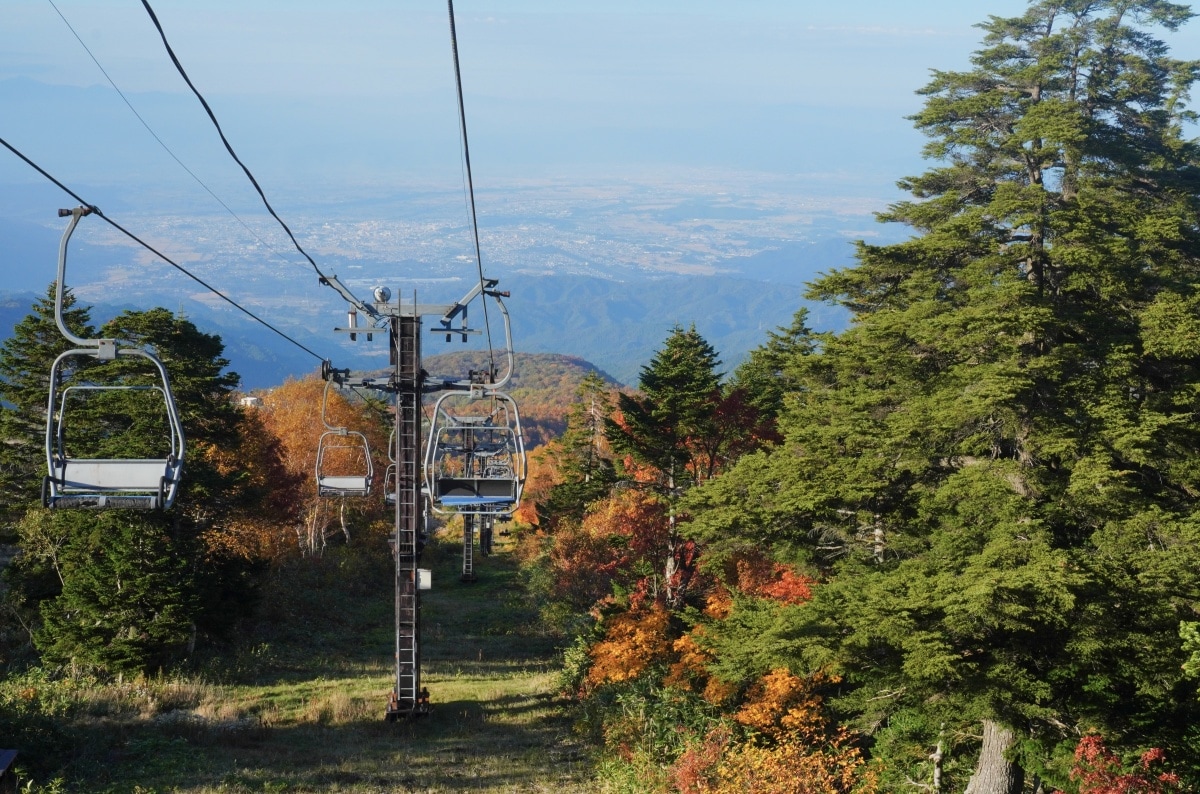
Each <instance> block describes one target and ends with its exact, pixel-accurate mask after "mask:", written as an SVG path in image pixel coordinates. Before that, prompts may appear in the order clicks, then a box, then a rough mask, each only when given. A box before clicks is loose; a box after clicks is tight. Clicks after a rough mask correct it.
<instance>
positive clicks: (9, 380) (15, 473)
mask: <svg viewBox="0 0 1200 794" xmlns="http://www.w3.org/2000/svg"><path fill="white" fill-rule="evenodd" d="M54 292H55V285H54V284H53V283H52V284H51V285H50V287H49V289H48V290H47V292H46V296H45V297H43V298H39V299H38V300H37V302H36V303H35V304H34V305H33V307H32V309H33V310H32V312H31V313H30V314H29V315H28V316H26V317H25V318H24V319H23V320H21V322H19V323H17V325H16V326H15V327H14V328H13V332H12V336H10V337H8V338H7V339H5V340H4V341H3V342H2V343H0V438H2V439H3V441H4V443H3V444H0V488H3V492H4V493H5V495H6V497H5V500H4V509H5V510H7V511H10V512H11V513H14V514H13V515H11V516H10V519H9V520H16V519H17V518H19V516H20V513H21V511H22V510H24V508H25V507H26V506H27V505H28V504H29V503H32V502H34V501H36V500H37V499H38V498H39V494H40V489H41V473H42V472H43V470H44V469H45V468H46V454H45V445H44V438H45V432H46V398H47V395H48V393H49V391H50V368H51V366H52V365H53V364H54V359H56V358H57V357H58V355H59V354H60V353H62V352H63V351H65V350H68V349H70V348H72V347H73V345H72V344H71V343H70V342H68V341H67V339H66V338H65V337H64V336H63V335H62V333H60V332H59V330H58V326H57V324H56V323H55V319H54ZM90 313H91V312H90V309H88V308H86V307H80V306H77V305H76V301H75V295H74V293H72V292H71V290H69V289H67V290H64V295H63V321H64V322H65V323H66V324H67V328H68V329H69V330H70V331H71V332H72V333H74V334H77V335H79V336H83V337H87V336H92V335H94V329H93V328H92V326H91V324H90Z"/></svg>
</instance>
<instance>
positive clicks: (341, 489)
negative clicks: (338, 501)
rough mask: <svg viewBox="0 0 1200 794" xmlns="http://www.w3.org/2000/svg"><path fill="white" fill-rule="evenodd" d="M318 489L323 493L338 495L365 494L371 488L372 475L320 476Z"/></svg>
mask: <svg viewBox="0 0 1200 794" xmlns="http://www.w3.org/2000/svg"><path fill="white" fill-rule="evenodd" d="M317 489H318V491H319V492H320V493H321V494H334V495H337V496H358V495H363V496H365V495H366V494H368V493H369V492H370V490H371V478H370V477H348V476H336V477H318V478H317Z"/></svg>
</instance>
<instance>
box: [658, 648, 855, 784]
mask: <svg viewBox="0 0 1200 794" xmlns="http://www.w3.org/2000/svg"><path fill="white" fill-rule="evenodd" d="M834 682H835V681H834V679H831V678H829V677H827V676H824V675H819V674H818V675H814V676H810V677H801V676H797V675H794V674H792V673H791V672H789V671H788V670H786V669H782V668H781V669H777V670H773V671H771V672H770V673H769V674H767V675H766V676H763V677H762V679H760V680H759V681H758V682H756V683H755V684H754V685H753V686H752V687H751V688H750V689H749V690H748V691H747V692H746V694H745V696H744V699H743V702H742V705H741V707H740V708H739V709H738V710H737V711H736V712H735V713H734V715H733V720H734V721H735V722H736V723H737V725H738V726H740V729H739V730H738V731H737V732H734V731H731V730H728V729H727V728H725V727H724V726H721V728H720V729H715V730H710V731H709V733H708V734H706V735H705V736H704V737H703V739H701V740H699V741H695V742H693V743H692V744H691V745H690V746H689V747H688V748H687V749H686V750H685V751H684V752H683V753H681V754H680V755H679V757H678V758H677V759H676V761H675V763H674V764H673V766H672V772H671V780H672V784H673V785H674V786H675V790H677V791H679V792H681V793H682V794H734V792H738V793H740V792H746V791H752V792H762V794H849V793H850V792H859V794H866V793H867V792H874V791H876V790H877V781H876V777H875V774H874V771H873V770H871V769H869V768H868V767H867V765H866V761H865V759H864V757H863V755H862V752H861V750H860V749H859V748H858V746H857V741H856V740H857V737H856V736H855V735H854V734H853V733H852V732H850V731H849V730H847V729H846V728H844V727H840V726H835V725H833V724H832V723H831V722H830V721H829V720H828V718H827V717H826V716H825V714H824V712H823V709H822V698H821V697H820V695H819V694H818V693H817V690H819V689H820V688H821V687H824V686H827V685H828V684H830V683H834Z"/></svg>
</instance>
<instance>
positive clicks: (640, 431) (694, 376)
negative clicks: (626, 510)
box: [605, 326, 722, 607]
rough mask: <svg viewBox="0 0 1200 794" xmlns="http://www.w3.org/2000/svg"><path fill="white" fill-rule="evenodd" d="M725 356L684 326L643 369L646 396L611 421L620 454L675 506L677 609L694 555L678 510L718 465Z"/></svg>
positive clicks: (670, 591)
mask: <svg viewBox="0 0 1200 794" xmlns="http://www.w3.org/2000/svg"><path fill="white" fill-rule="evenodd" d="M720 363H721V362H720V361H719V360H718V359H717V353H716V351H715V350H713V348H712V346H711V345H710V344H708V342H706V341H705V340H704V338H703V337H702V336H700V334H699V333H697V331H696V328H695V326H692V327H691V328H690V329H688V330H686V331H685V330H683V328H681V327H680V326H676V327H675V328H674V329H673V330H672V331H671V334H670V336H668V337H667V340H666V342H665V343H664V344H663V347H662V349H661V350H659V351H658V352H656V353H655V355H654V358H653V359H651V361H650V363H649V364H647V365H645V366H643V367H642V374H641V378H640V380H639V383H638V385H639V387H640V389H641V394H640V395H631V394H624V393H622V394H619V395H618V396H617V407H618V409H619V414H620V415H619V417H614V418H610V419H608V420H606V422H605V429H606V434H607V436H608V439H609V442H610V443H611V444H612V446H613V449H614V450H615V451H616V452H618V453H622V454H625V455H628V456H629V457H630V458H631V459H632V460H633V461H634V462H635V463H637V464H638V465H639V466H641V467H642V470H643V471H644V472H647V473H648V474H649V475H650V478H651V480H650V482H648V483H645V485H647V486H649V487H651V488H653V489H654V490H656V491H657V492H658V493H659V494H660V495H661V496H662V497H663V498H665V499H666V500H667V501H668V502H669V503H671V505H672V508H671V510H670V526H669V528H668V530H667V533H666V548H665V549H664V552H665V563H664V566H663V582H664V592H665V596H666V601H667V603H668V605H669V606H672V607H678V606H680V605H681V604H682V603H683V597H684V595H685V593H686V591H687V586H688V583H689V581H690V579H691V576H692V573H693V570H694V564H695V550H694V547H693V546H692V545H691V544H690V543H689V542H688V541H686V540H684V539H682V538H681V537H680V536H679V534H678V532H677V530H676V516H675V510H674V507H673V505H674V503H675V501H676V499H677V498H678V496H679V494H680V493H682V492H683V491H684V490H685V489H686V488H687V487H689V486H690V485H692V484H694V483H696V482H698V481H701V480H704V479H707V478H709V477H711V476H712V475H713V474H714V473H715V470H716V466H717V458H716V456H715V455H713V454H712V453H711V450H712V447H711V445H710V444H706V443H705V442H706V441H710V440H712V439H713V438H716V437H718V436H720V435H722V428H721V427H720V426H719V424H718V422H717V421H716V415H717V411H716V409H717V406H718V404H719V402H720V398H721V389H720V383H721V373H719V372H717V367H718V366H719V365H720Z"/></svg>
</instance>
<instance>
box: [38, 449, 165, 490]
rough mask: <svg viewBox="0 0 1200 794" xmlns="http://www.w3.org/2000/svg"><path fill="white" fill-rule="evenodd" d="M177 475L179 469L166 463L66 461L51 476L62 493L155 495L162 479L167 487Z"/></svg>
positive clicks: (54, 469) (135, 460) (145, 461)
mask: <svg viewBox="0 0 1200 794" xmlns="http://www.w3.org/2000/svg"><path fill="white" fill-rule="evenodd" d="M179 475H180V467H179V465H178V464H176V463H175V462H173V461H170V460H166V459H162V460H156V459H129V460H122V459H119V458H118V459H92V460H73V459H71V458H68V459H67V460H66V462H65V463H63V464H61V465H55V466H54V467H53V472H52V476H53V478H54V480H55V482H56V484H57V486H58V489H59V490H60V491H61V492H63V493H92V492H112V491H115V492H134V493H158V490H159V488H160V487H161V485H162V481H163V478H166V480H167V482H168V484H169V483H172V482H174V481H176V480H178V479H179Z"/></svg>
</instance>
